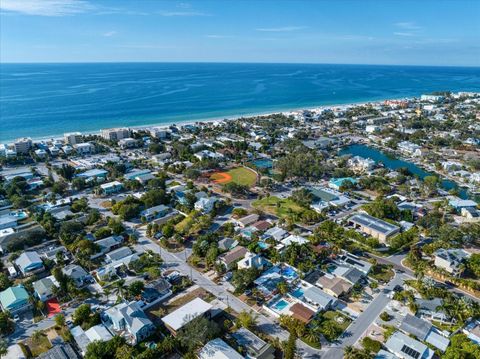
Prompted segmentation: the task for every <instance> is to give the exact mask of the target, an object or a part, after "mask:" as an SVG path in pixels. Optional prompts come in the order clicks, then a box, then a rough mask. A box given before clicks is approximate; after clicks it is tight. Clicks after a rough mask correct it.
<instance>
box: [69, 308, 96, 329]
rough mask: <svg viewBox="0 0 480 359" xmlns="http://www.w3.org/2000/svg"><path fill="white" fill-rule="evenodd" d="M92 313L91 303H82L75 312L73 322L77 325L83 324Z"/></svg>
mask: <svg viewBox="0 0 480 359" xmlns="http://www.w3.org/2000/svg"><path fill="white" fill-rule="evenodd" d="M91 314H92V310H91V308H90V304H82V305H80V306H79V307H78V308H77V309H75V312H74V313H73V323H74V324H75V325H82V324H83V323H85V322H87V321H88V320H89V318H90V315H91Z"/></svg>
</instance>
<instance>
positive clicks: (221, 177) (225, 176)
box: [210, 167, 257, 187]
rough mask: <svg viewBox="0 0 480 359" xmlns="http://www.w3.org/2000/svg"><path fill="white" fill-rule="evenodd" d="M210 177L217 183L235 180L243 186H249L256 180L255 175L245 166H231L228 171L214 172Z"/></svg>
mask: <svg viewBox="0 0 480 359" xmlns="http://www.w3.org/2000/svg"><path fill="white" fill-rule="evenodd" d="M210 179H212V180H214V181H217V183H221V184H225V183H229V182H235V183H237V184H241V185H244V186H248V187H251V186H253V185H254V184H255V182H256V181H257V175H256V173H255V172H253V171H252V170H250V169H248V168H245V167H236V168H232V169H231V170H230V171H228V172H219V173H214V174H213V175H212V176H211V177H210Z"/></svg>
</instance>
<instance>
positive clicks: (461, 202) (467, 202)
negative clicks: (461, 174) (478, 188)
mask: <svg viewBox="0 0 480 359" xmlns="http://www.w3.org/2000/svg"><path fill="white" fill-rule="evenodd" d="M447 198H448V204H449V205H450V206H451V207H453V208H454V209H455V210H456V211H460V210H461V209H462V208H468V207H471V208H476V207H477V202H475V201H473V200H471V199H461V198H458V197H455V196H448V197H447Z"/></svg>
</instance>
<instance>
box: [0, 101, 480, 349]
mask: <svg viewBox="0 0 480 359" xmlns="http://www.w3.org/2000/svg"><path fill="white" fill-rule="evenodd" d="M425 95H426V96H421V97H419V98H409V99H403V100H392V101H379V102H372V103H367V104H357V105H342V106H331V107H322V108H315V109H310V110H305V111H303V110H302V111H290V112H284V113H277V114H270V115H262V116H252V117H245V118H240V119H229V120H222V121H212V122H196V123H192V124H186V125H170V126H166V127H162V128H159V127H152V128H149V127H144V128H128V127H121V128H111V129H103V130H101V131H100V132H99V133H96V134H82V133H80V132H78V133H76V132H75V133H66V134H65V135H64V137H63V138H56V139H51V140H38V141H37V140H32V139H29V138H21V139H18V140H17V141H15V142H14V143H11V144H5V145H2V147H0V161H1V171H0V176H1V177H0V178H1V183H0V206H1V207H0V250H1V264H2V266H1V273H0V307H1V310H2V312H1V313H0V335H1V336H2V338H3V344H2V347H4V351H2V353H3V352H5V355H6V356H5V357H6V358H19V357H24V358H34V357H38V358H82V357H84V358H87V359H92V358H117V359H123V358H201V359H215V358H259V359H273V358H328V359H337V358H338V359H340V358H350V359H353V358H355V359H357V358H360V359H362V358H378V359H380V358H400V359H419V358H422V359H430V358H447V359H450V358H480V207H479V199H480V180H479V179H480V141H478V138H480V125H479V120H480V94H478V93H466V92H463V93H462V92H460V93H450V92H448V93H443V92H442V94H441V96H440V95H438V94H436V93H434V94H425ZM437 95H438V96H437ZM439 115H441V116H439ZM2 350H3V349H2ZM1 355H2V357H3V354H1Z"/></svg>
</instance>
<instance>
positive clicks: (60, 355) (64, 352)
mask: <svg viewBox="0 0 480 359" xmlns="http://www.w3.org/2000/svg"><path fill="white" fill-rule="evenodd" d="M37 359H80V357H79V356H78V354H77V353H76V352H75V350H73V348H72V346H71V345H70V344H68V343H61V344H56V345H54V346H53V348H52V349H50V350H49V351H47V352H45V353H42V354H40V355H39V356H38V357H37Z"/></svg>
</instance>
